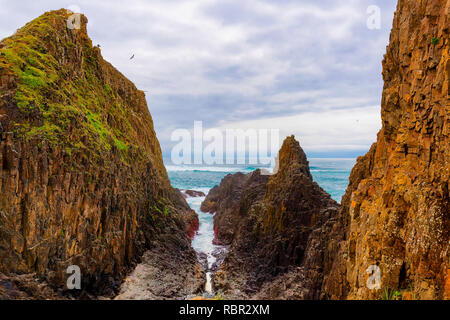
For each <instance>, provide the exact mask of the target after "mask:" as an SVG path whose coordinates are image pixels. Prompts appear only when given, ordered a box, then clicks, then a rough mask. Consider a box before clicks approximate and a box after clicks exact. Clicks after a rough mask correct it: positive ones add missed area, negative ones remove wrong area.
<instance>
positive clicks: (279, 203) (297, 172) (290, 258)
mask: <svg viewBox="0 0 450 320" xmlns="http://www.w3.org/2000/svg"><path fill="white" fill-rule="evenodd" d="M212 191H213V192H211V194H210V195H208V196H207V198H206V199H205V203H204V207H206V208H208V207H212V208H213V209H214V210H217V213H216V216H215V217H214V222H215V228H217V230H218V232H217V237H218V240H219V241H220V242H225V243H231V248H230V251H229V253H228V255H227V257H226V258H225V260H224V262H223V264H222V266H221V268H220V269H219V270H218V271H217V272H216V274H215V275H214V285H215V288H216V289H217V290H221V291H222V293H223V294H224V295H225V296H226V297H229V298H265V299H266V298H269V299H286V298H303V299H312V298H319V297H320V294H321V291H320V290H321V285H322V278H323V274H322V272H323V266H324V265H329V266H330V267H331V261H329V255H330V254H328V250H327V246H326V239H327V236H328V234H329V233H330V232H331V228H332V226H333V225H334V222H335V221H336V219H337V218H336V217H337V213H338V209H339V205H338V204H337V203H336V202H335V201H334V200H332V199H331V197H330V196H329V195H328V194H327V193H326V192H325V191H324V190H322V189H321V188H320V187H319V186H318V185H317V183H315V182H313V180H312V177H311V173H310V171H309V165H308V161H307V160H306V156H305V153H304V152H303V150H302V149H301V148H300V145H299V143H298V142H297V141H296V140H295V139H294V137H288V138H287V139H286V140H285V141H284V143H283V146H282V148H281V150H280V152H279V170H278V172H277V173H276V174H275V175H273V176H270V177H267V176H261V174H260V172H259V171H255V172H253V173H250V174H247V175H243V174H239V173H238V174H236V175H234V176H227V177H226V178H225V179H224V180H223V181H222V183H221V184H220V185H219V186H218V187H217V188H216V190H215V191H214V190H212ZM230 221H231V222H230ZM300 269H301V270H300ZM292 272H293V273H295V274H301V276H302V277H303V278H304V281H300V282H297V281H295V280H294V279H291V278H292V276H293V275H292ZM288 283H291V284H292V285H297V284H298V285H299V286H297V287H296V289H295V290H291V291H290V290H288V289H287V288H286V285H287V284H288Z"/></svg>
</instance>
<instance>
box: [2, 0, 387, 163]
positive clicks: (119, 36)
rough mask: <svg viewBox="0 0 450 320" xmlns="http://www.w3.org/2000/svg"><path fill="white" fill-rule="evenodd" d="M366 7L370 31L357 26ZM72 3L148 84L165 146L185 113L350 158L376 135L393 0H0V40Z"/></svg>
mask: <svg viewBox="0 0 450 320" xmlns="http://www.w3.org/2000/svg"><path fill="white" fill-rule="evenodd" d="M370 5H377V6H379V7H380V8H381V28H380V29H375V30H369V28H367V25H366V21H367V19H368V17H369V14H368V13H367V8H368V7H369V6H370ZM70 6H76V7H79V8H80V9H81V12H82V13H84V14H85V15H86V16H87V17H88V19H89V23H88V32H89V36H90V37H91V38H92V40H93V42H94V44H97V43H98V44H101V50H102V55H103V57H104V58H105V59H106V60H108V61H110V62H111V63H112V64H113V65H114V66H115V67H116V68H117V69H119V70H120V71H121V72H122V73H123V74H125V75H126V76H127V77H128V78H129V79H131V80H132V81H133V82H134V83H135V84H136V86H137V87H138V88H139V89H141V90H145V91H147V92H146V95H147V101H148V104H149V109H150V112H151V114H152V116H153V120H154V122H155V128H156V131H157V134H158V138H159V140H160V143H161V146H162V148H163V151H164V153H166V154H167V153H170V149H171V146H172V145H173V143H171V142H170V136H171V133H172V131H173V130H174V129H177V128H186V129H191V128H192V127H193V123H194V120H197V121H200V120H201V121H203V126H204V128H214V127H217V128H229V127H233V128H234V127H239V128H242V129H246V128H256V129H257V128H267V129H270V128H275V129H277V128H278V129H280V130H281V135H282V136H285V135H290V134H295V135H296V138H297V139H299V140H300V142H301V144H302V146H303V148H304V149H305V151H306V152H307V153H308V155H309V156H324V155H328V156H356V155H360V154H363V153H365V152H366V151H367V150H368V148H369V147H370V145H371V144H372V142H374V141H375V140H376V133H377V131H378V130H379V128H380V127H381V120H380V101H381V91H382V86H383V82H382V77H381V61H382V58H383V54H384V53H385V51H386V45H387V44H388V40H389V32H390V28H391V25H392V18H393V12H394V10H395V6H396V1H395V0H392V1H388V0H369V1H366V0H321V1H311V0H308V1H306V0H277V1H269V0H230V1H228V0H147V1H143V0H126V1H125V0H120V1H95V2H94V1H92V0H89V1H84V0H82V1H73V2H64V1H51V0H39V1H36V0H31V1H29V0H21V1H15V0H0V7H1V11H0V38H4V37H6V36H9V35H11V34H13V33H14V32H15V30H16V29H18V28H19V27H21V26H23V25H24V24H25V23H26V22H28V21H30V20H32V19H33V18H36V17H37V16H39V15H41V14H42V13H43V12H44V11H48V10H54V9H60V8H68V7H70ZM133 54H134V55H135V58H134V59H132V60H130V59H129V58H130V57H131V55H133Z"/></svg>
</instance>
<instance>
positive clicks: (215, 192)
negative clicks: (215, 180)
mask: <svg viewBox="0 0 450 320" xmlns="http://www.w3.org/2000/svg"><path fill="white" fill-rule="evenodd" d="M267 181H268V176H264V175H261V174H260V172H259V171H255V172H252V173H249V174H246V175H245V174H243V173H240V172H239V173H236V174H229V175H227V176H226V177H225V178H223V180H222V181H221V183H220V185H219V186H215V187H214V188H212V189H211V190H210V191H209V193H208V196H207V197H206V198H205V200H204V201H203V202H202V205H201V208H200V209H201V210H202V211H203V212H210V213H215V215H214V240H213V243H214V244H216V245H229V244H231V243H232V241H233V239H234V235H235V232H236V231H237V228H238V226H239V223H240V221H241V220H242V219H243V217H245V216H246V214H247V211H248V209H249V207H250V206H251V205H252V204H253V203H254V202H257V201H260V200H262V198H263V197H264V194H265V189H266V183H267Z"/></svg>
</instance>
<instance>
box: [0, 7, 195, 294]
mask: <svg viewBox="0 0 450 320" xmlns="http://www.w3.org/2000/svg"><path fill="white" fill-rule="evenodd" d="M70 15H71V13H68V12H67V11H66V10H59V11H52V12H48V13H45V14H44V15H42V16H41V17H39V18H37V19H35V20H33V21H31V22H30V23H28V24H27V25H25V26H24V27H23V28H21V29H19V30H18V31H17V33H16V34H14V35H13V36H11V37H9V38H6V39H4V40H2V41H1V42H0V77H1V78H0V79H1V81H0V137H1V140H0V272H3V273H10V272H13V273H36V274H37V276H38V277H40V278H42V279H45V280H47V281H48V282H49V283H51V284H52V285H53V286H54V287H57V288H65V284H66V278H67V274H66V272H65V271H66V269H67V267H68V266H70V265H78V266H79V267H80V269H81V274H82V288H83V289H85V290H87V291H89V292H92V293H102V294H103V293H109V294H114V292H115V291H117V289H118V286H119V284H120V281H121V279H122V278H123V277H124V276H125V274H126V273H127V272H128V271H130V270H131V268H132V267H133V266H134V265H135V264H136V262H138V261H139V260H140V257H141V256H142V254H143V253H144V252H145V251H146V250H148V249H150V250H151V249H152V247H157V248H162V247H163V248H164V250H159V249H158V250H155V252H159V251H165V252H169V253H173V255H174V256H176V257H177V259H176V261H178V263H182V264H183V265H184V268H185V269H186V270H191V269H192V272H196V270H197V267H198V266H197V260H196V256H195V253H194V251H193V249H192V248H191V246H190V240H189V238H188V235H187V233H186V231H187V232H188V233H189V232H190V233H193V231H192V230H191V229H192V228H193V227H195V218H196V217H194V216H193V214H192V213H193V212H192V210H190V209H189V207H188V205H187V203H186V201H185V200H184V199H183V197H182V195H181V194H180V193H179V192H178V191H176V190H174V189H173V188H172V187H171V186H170V183H169V179H168V177H167V173H166V170H165V168H164V165H163V161H162V156H161V150H160V146H159V142H158V139H157V138H156V134H155V131H154V129H153V121H152V118H151V116H150V113H149V111H148V108H147V104H146V101H145V95H144V93H143V92H142V91H140V90H137V89H136V87H135V85H134V84H133V83H132V82H131V81H129V80H128V79H126V78H125V77H124V76H123V75H122V74H121V73H120V72H119V71H117V70H116V69H115V68H114V67H113V66H112V65H111V64H109V63H108V62H106V61H105V60H103V58H102V56H101V53H100V49H99V47H97V46H93V45H92V42H91V40H90V39H89V37H88V35H87V30H86V24H87V19H86V18H85V17H84V16H82V15H81V16H80V25H79V28H72V29H71V28H68V24H67V20H68V18H69V16H70ZM186 215H187V216H188V221H187V222H186V223H185V220H184V217H185V216H186ZM150 252H151V251H150ZM150 255H151V253H150ZM169 286H170V284H169V285H168V287H169Z"/></svg>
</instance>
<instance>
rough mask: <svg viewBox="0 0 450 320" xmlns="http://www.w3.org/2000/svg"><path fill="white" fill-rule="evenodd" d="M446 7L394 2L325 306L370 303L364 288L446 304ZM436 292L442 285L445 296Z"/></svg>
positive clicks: (449, 235)
mask: <svg viewBox="0 0 450 320" xmlns="http://www.w3.org/2000/svg"><path fill="white" fill-rule="evenodd" d="M449 12H450V1H448V0H431V1H413V0H400V1H399V3H398V7H397V11H396V13H395V18H394V23H393V28H392V32H391V38H390V44H389V46H388V48H387V53H386V55H385V58H384V61H383V78H384V89H383V97H382V102H381V114H382V121H383V126H382V129H381V131H380V132H379V133H378V139H377V142H376V143H375V144H374V145H373V146H372V148H371V149H370V151H369V152H368V153H367V154H366V155H365V156H364V157H360V158H359V159H358V161H357V164H356V165H355V168H354V169H353V171H352V174H351V177H350V184H349V187H348V189H347V192H346V195H345V196H344V197H343V201H342V223H343V225H344V226H345V227H346V230H347V231H346V238H347V239H346V241H345V242H344V243H342V245H343V248H342V251H341V253H340V254H339V256H340V257H342V256H343V257H344V258H343V259H340V258H339V259H337V260H336V261H335V266H334V268H333V272H332V274H331V275H330V277H329V280H328V283H327V284H326V286H325V291H326V292H327V294H328V296H329V297H330V298H343V297H348V298H352V299H360V298H370V299H374V298H378V297H379V294H380V291H378V290H369V289H368V288H367V287H366V282H367V278H368V276H369V275H368V274H367V272H366V271H367V268H368V267H369V266H370V265H378V266H379V268H380V270H381V287H382V290H385V289H393V290H399V291H401V292H402V293H403V294H404V295H406V296H408V297H413V298H416V299H442V298H444V297H447V298H450V285H449V282H450V263H449V242H450V204H449V170H450V164H449V159H450V139H449V134H450V131H449V128H450V127H449V115H450V100H449V93H450V91H449V90H450V88H449V75H450V61H449V33H450V21H449ZM445 283H447V288H445V287H446V285H445Z"/></svg>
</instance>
